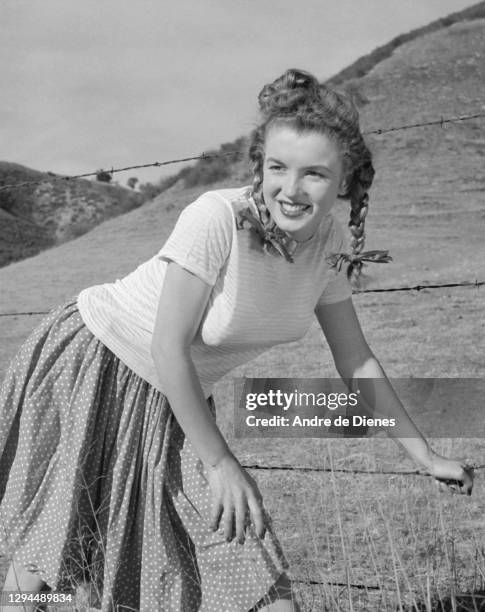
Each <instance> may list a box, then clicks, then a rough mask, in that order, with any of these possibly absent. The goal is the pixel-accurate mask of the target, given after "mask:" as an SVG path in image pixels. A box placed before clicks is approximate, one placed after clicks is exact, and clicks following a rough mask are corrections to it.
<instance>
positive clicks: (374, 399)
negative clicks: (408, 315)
mask: <svg viewBox="0 0 485 612" xmlns="http://www.w3.org/2000/svg"><path fill="white" fill-rule="evenodd" d="M315 314H316V316H317V319H318V321H319V323H320V326H321V328H322V331H323V333H324V334H325V337H326V339H327V341H328V344H329V346H330V349H331V351H332V355H333V358H334V361H335V367H336V368H337V371H338V373H339V374H340V376H341V377H342V378H343V379H344V381H346V382H347V384H349V385H351V384H352V381H353V380H355V379H360V380H359V390H360V392H361V398H362V399H363V400H364V402H365V403H367V404H368V406H370V409H371V410H372V411H373V412H375V413H377V414H379V415H385V416H387V417H391V418H394V419H395V421H396V425H395V427H393V428H392V429H391V428H390V429H389V435H391V436H392V437H393V438H394V439H395V440H396V442H398V443H399V444H401V445H402V446H403V447H404V448H405V449H406V451H407V452H408V454H409V455H410V456H411V457H412V458H413V459H414V460H415V461H417V462H418V463H420V464H421V465H422V466H423V467H424V468H425V469H426V470H427V471H428V472H429V473H430V474H432V475H433V476H434V477H435V478H437V479H438V480H441V481H445V482H446V481H458V482H460V483H462V484H463V492H466V493H468V494H470V493H471V490H472V486H473V473H472V470H470V469H467V467H466V466H465V464H464V463H460V462H458V461H453V460H449V459H446V458H444V457H441V456H440V455H438V454H437V453H435V452H434V451H433V450H432V449H431V448H430V447H429V445H428V443H427V441H426V440H425V438H424V437H423V435H422V434H421V432H420V431H419V430H418V428H417V427H416V425H415V424H414V423H413V421H412V419H411V418H410V416H409V415H408V413H407V412H406V409H405V408H404V406H403V405H402V403H401V402H400V400H399V398H398V397H397V395H396V394H395V392H394V389H393V388H392V386H391V384H390V382H389V380H388V379H387V377H386V375H385V373H384V370H383V368H382V367H381V365H380V363H379V362H378V360H377V359H376V357H375V356H374V354H373V353H372V351H371V350H370V348H369V346H368V344H367V342H366V340H365V338H364V335H363V333H362V328H361V326H360V323H359V321H358V318H357V315H356V313H355V309H354V306H353V304H352V300H351V299H350V298H349V299H347V300H344V301H342V302H338V303H335V304H327V305H319V306H318V307H317V308H316V309H315ZM362 379H371V380H367V381H365V380H362ZM377 379H379V380H377Z"/></svg>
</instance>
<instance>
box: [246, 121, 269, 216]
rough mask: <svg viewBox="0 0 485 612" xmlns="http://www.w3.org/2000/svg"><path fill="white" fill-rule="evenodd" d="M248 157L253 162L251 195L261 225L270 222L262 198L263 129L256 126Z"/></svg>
mask: <svg viewBox="0 0 485 612" xmlns="http://www.w3.org/2000/svg"><path fill="white" fill-rule="evenodd" d="M249 159H250V160H251V162H252V164H253V185H252V196H253V200H254V202H255V204H256V206H257V207H258V211H259V215H260V218H261V222H262V223H263V225H265V226H266V225H267V224H268V223H269V222H270V214H269V211H268V209H267V208H266V205H265V203H264V199H263V193H262V192H263V163H264V129H262V128H261V127H259V128H257V129H256V130H255V131H254V132H253V134H252V135H251V144H250V147H249Z"/></svg>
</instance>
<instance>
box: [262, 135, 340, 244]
mask: <svg viewBox="0 0 485 612" xmlns="http://www.w3.org/2000/svg"><path fill="white" fill-rule="evenodd" d="M341 182H342V162H341V159H340V152H339V149H338V146H337V145H336V144H335V143H334V142H333V141H332V140H331V139H330V138H328V136H326V135H325V134H321V133H319V132H302V133H298V132H297V131H296V130H295V129H293V128H292V127H289V126H284V125H273V126H271V127H270V128H269V129H268V132H267V134H266V142H265V155H264V165H263V196H264V201H265V204H266V206H267V207H268V210H269V211H270V213H271V216H272V217H273V220H274V221H275V223H276V225H278V227H279V228H280V229H282V230H283V231H285V232H286V233H287V234H288V235H290V236H291V237H292V238H294V239H295V240H298V241H303V240H308V239H309V238H311V237H312V236H313V234H314V233H315V232H316V230H317V228H318V226H319V225H320V222H321V221H322V219H323V218H324V217H325V216H326V215H328V214H329V212H330V211H331V209H332V207H333V205H334V204H335V201H336V199H337V194H338V193H339V190H340V187H341Z"/></svg>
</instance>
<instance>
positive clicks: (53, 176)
mask: <svg viewBox="0 0 485 612" xmlns="http://www.w3.org/2000/svg"><path fill="white" fill-rule="evenodd" d="M230 155H233V156H238V155H242V152H241V151H230V152H228V153H202V154H200V155H195V156H193V157H182V158H180V159H169V160H167V161H163V162H151V163H149V164H137V165H135V166H126V167H125V168H113V167H112V168H111V170H103V171H102V172H106V173H107V174H111V175H113V174H116V173H117V172H125V171H126V170H139V169H140V168H159V167H160V166H168V165H169V164H178V163H181V162H188V161H194V160H197V159H211V158H218V157H227V156H230ZM100 172H101V171H100V170H96V171H94V172H85V173H84V174H73V175H69V176H67V175H66V176H59V175H56V174H55V173H53V172H48V173H47V174H48V176H47V177H44V178H42V179H36V180H35V181H21V182H20V183H11V184H10V185H0V191H5V190H7V189H15V188H17V187H26V186H27V185H39V184H40V183H46V182H49V183H55V182H59V181H71V180H74V179H81V178H87V177H89V176H97V175H98V174H99V173H100Z"/></svg>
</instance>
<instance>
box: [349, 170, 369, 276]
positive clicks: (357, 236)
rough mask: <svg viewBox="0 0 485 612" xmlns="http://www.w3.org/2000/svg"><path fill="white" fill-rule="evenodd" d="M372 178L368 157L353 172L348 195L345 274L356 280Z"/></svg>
mask: <svg viewBox="0 0 485 612" xmlns="http://www.w3.org/2000/svg"><path fill="white" fill-rule="evenodd" d="M373 178H374V167H373V166H372V162H371V161H370V159H369V160H368V161H367V162H366V163H365V164H363V165H362V166H361V167H360V168H358V169H357V171H356V172H355V179H354V184H353V185H352V186H351V188H350V190H349V196H350V221H349V228H350V233H351V235H352V238H351V239H350V248H351V249H352V252H351V254H350V258H349V266H348V268H347V276H348V277H349V279H351V278H354V279H355V280H357V279H358V278H359V276H360V273H361V271H362V266H363V265H364V264H363V261H362V260H361V259H359V256H360V254H361V252H362V249H363V248H364V243H365V218H366V216H367V213H368V211H369V194H368V189H369V187H370V186H371V184H372V179H373Z"/></svg>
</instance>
